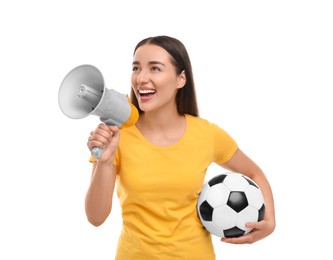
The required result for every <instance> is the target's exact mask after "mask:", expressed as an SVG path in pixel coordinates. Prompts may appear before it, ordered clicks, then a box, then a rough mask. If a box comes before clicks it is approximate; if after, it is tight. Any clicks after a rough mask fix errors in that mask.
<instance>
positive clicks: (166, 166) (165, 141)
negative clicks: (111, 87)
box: [85, 36, 275, 260]
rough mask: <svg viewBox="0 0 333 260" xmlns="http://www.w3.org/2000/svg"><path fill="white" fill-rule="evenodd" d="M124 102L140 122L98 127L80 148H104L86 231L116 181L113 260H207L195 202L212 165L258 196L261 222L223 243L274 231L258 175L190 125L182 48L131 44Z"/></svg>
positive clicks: (191, 99) (232, 145)
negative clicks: (249, 184)
mask: <svg viewBox="0 0 333 260" xmlns="http://www.w3.org/2000/svg"><path fill="white" fill-rule="evenodd" d="M132 68H133V71H132V77H131V84H132V89H131V100H132V103H133V104H134V105H135V106H136V107H137V108H138V110H139V113H140V116H139V119H138V121H137V123H136V125H134V126H131V127H129V128H124V129H121V130H119V129H118V128H117V127H115V126H106V125H105V124H100V125H99V126H98V127H97V128H96V129H95V131H93V132H91V134H90V137H89V140H88V147H89V149H90V150H91V149H92V148H93V147H95V146H100V147H105V148H106V149H105V152H104V153H103V155H102V157H101V158H100V159H98V160H97V161H95V162H94V165H93V170H92V178H91V183H90V186H89V189H88V191H87V195H86V201H85V205H86V214H87V217H88V220H89V221H90V223H92V224H93V225H95V226H99V225H101V224H102V223H103V222H104V221H105V220H106V218H107V217H108V215H109V214H110V212H111V207H112V196H113V192H114V187H115V182H116V179H117V194H118V197H119V199H120V204H121V207H122V217H123V229H122V232H121V235H120V239H119V242H118V249H117V256H116V259H125V260H128V259H136V260H137V259H144V260H147V259H163V260H168V259H192V260H194V259H205V260H207V259H215V254H214V249H213V245H212V241H211V235H210V234H209V233H208V232H207V231H206V230H205V229H204V228H203V226H202V224H201V223H200V220H199V218H198V215H197V211H196V202H197V198H198V194H199V192H200V190H201V187H202V185H203V182H204V178H205V173H206V170H207V167H208V166H209V165H210V164H211V163H213V162H215V163H217V164H219V165H220V166H222V167H223V168H225V169H227V170H230V171H234V172H240V173H243V174H244V175H247V176H248V177H250V178H251V179H253V180H254V181H255V182H256V183H257V184H258V185H259V186H260V188H261V190H262V192H263V195H264V199H265V204H266V210H265V217H264V220H262V221H260V222H255V223H248V224H247V226H248V227H249V228H253V231H252V232H250V233H249V234H247V235H244V236H242V237H238V238H223V239H221V240H222V241H224V242H227V243H235V244H244V243H253V242H256V241H258V240H260V239H263V238H265V237H266V236H268V235H270V234H271V233H272V232H273V230H274V228H275V213H274V201H273V195H272V191H271V188H270V185H269V182H268V181H267V179H266V177H265V175H264V173H263V172H262V170H261V169H260V168H259V167H258V166H257V165H256V164H255V163H254V162H253V161H252V160H251V159H250V158H248V157H247V156H246V155H245V154H244V153H243V152H242V151H241V150H240V149H239V147H238V146H237V143H236V142H235V141H234V140H233V139H232V138H231V137H230V135H228V133H226V132H225V131H224V130H223V129H222V128H220V127H218V126H217V125H215V124H212V123H210V122H208V121H207V120H205V119H202V118H200V117H198V108H197V102H196V96H195V89H194V81H193V76H192V68H191V63H190V59H189V56H188V53H187V51H186V49H185V47H184V45H183V44H182V43H181V42H180V41H179V40H177V39H175V38H172V37H168V36H157V37H150V38H147V39H144V40H142V41H141V42H139V43H138V44H137V46H136V47H135V50H134V55H133V65H132Z"/></svg>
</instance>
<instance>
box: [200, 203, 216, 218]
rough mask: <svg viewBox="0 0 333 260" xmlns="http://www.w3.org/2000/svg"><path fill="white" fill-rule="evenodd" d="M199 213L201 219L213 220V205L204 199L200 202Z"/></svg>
mask: <svg viewBox="0 0 333 260" xmlns="http://www.w3.org/2000/svg"><path fill="white" fill-rule="evenodd" d="M199 210H200V215H201V217H202V219H203V220H206V221H212V220H213V210H214V209H213V207H212V206H211V205H209V203H208V202H207V201H206V200H205V201H204V202H202V203H201V205H200V207H199Z"/></svg>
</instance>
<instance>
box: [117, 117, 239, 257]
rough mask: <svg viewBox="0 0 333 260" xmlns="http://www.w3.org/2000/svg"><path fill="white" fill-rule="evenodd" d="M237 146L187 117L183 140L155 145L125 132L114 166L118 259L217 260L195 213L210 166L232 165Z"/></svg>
mask: <svg viewBox="0 0 333 260" xmlns="http://www.w3.org/2000/svg"><path fill="white" fill-rule="evenodd" d="M236 149H237V144H236V142H235V141H234V140H233V139H232V138H231V137H230V136H229V135H228V134H227V133H226V132H225V131H224V130H223V129H221V128H220V127H218V126H217V125H215V124H212V123H210V122H208V121H207V120H204V119H201V118H199V117H193V116H190V115H186V130H185V133H184V135H183V137H182V138H181V139H180V140H179V141H178V142H177V143H176V144H173V145H171V146H167V147H161V146H156V145H153V144H151V143H150V142H149V141H148V140H147V139H145V138H144V137H143V135H142V134H141V133H140V132H139V130H138V129H137V128H136V127H135V126H132V127H129V128H124V129H122V130H121V137H120V142H119V147H118V150H117V153H116V159H115V164H116V166H117V168H118V174H117V194H118V197H119V200H120V205H121V208H122V217H123V228H122V232H121V235H120V238H119V242H118V249H117V255H116V259H118V260H130V259H135V260H140V259H142V260H148V259H149V260H153V259H161V260H169V259H170V260H171V259H182V260H183V259H191V260H196V259H198V260H199V259H200V260H202V259H204V260H211V259H215V253H214V249H213V244H212V241H211V235H210V234H209V233H208V232H207V231H206V230H205V229H204V227H203V226H202V224H201V222H200V220H199V218H198V215H197V210H196V204H197V198H198V194H199V192H200V191H201V188H202V185H203V182H204V178H205V174H206V170H207V167H208V166H209V165H210V164H211V163H212V162H216V163H224V162H226V161H228V160H229V159H230V158H231V157H232V155H233V154H234V153H235V151H236Z"/></svg>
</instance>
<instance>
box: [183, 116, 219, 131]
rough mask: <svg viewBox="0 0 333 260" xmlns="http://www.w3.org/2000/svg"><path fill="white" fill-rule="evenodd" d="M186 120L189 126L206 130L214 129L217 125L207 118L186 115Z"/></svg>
mask: <svg viewBox="0 0 333 260" xmlns="http://www.w3.org/2000/svg"><path fill="white" fill-rule="evenodd" d="M186 121H187V123H188V125H189V126H190V127H196V128H198V129H204V130H205V131H206V132H207V131H210V130H214V129H216V128H220V127H218V126H217V125H216V124H215V123H212V122H210V121H209V120H207V119H204V118H201V117H196V116H191V115H186Z"/></svg>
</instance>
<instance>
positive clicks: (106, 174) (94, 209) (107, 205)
mask: <svg viewBox="0 0 333 260" xmlns="http://www.w3.org/2000/svg"><path fill="white" fill-rule="evenodd" d="M110 161H111V160H110ZM115 181H116V167H115V166H114V165H113V164H112V163H111V162H108V163H107V162H104V163H100V162H95V163H94V167H93V173H92V177H91V182H90V186H89V188H88V191H87V194H86V199H85V210H86V215H87V218H88V221H89V222H90V223H91V224H93V225H94V226H99V225H101V224H102V223H103V222H104V221H105V220H106V218H107V217H108V216H109V214H110V212H111V208H112V196H113V191H114V186H115Z"/></svg>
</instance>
